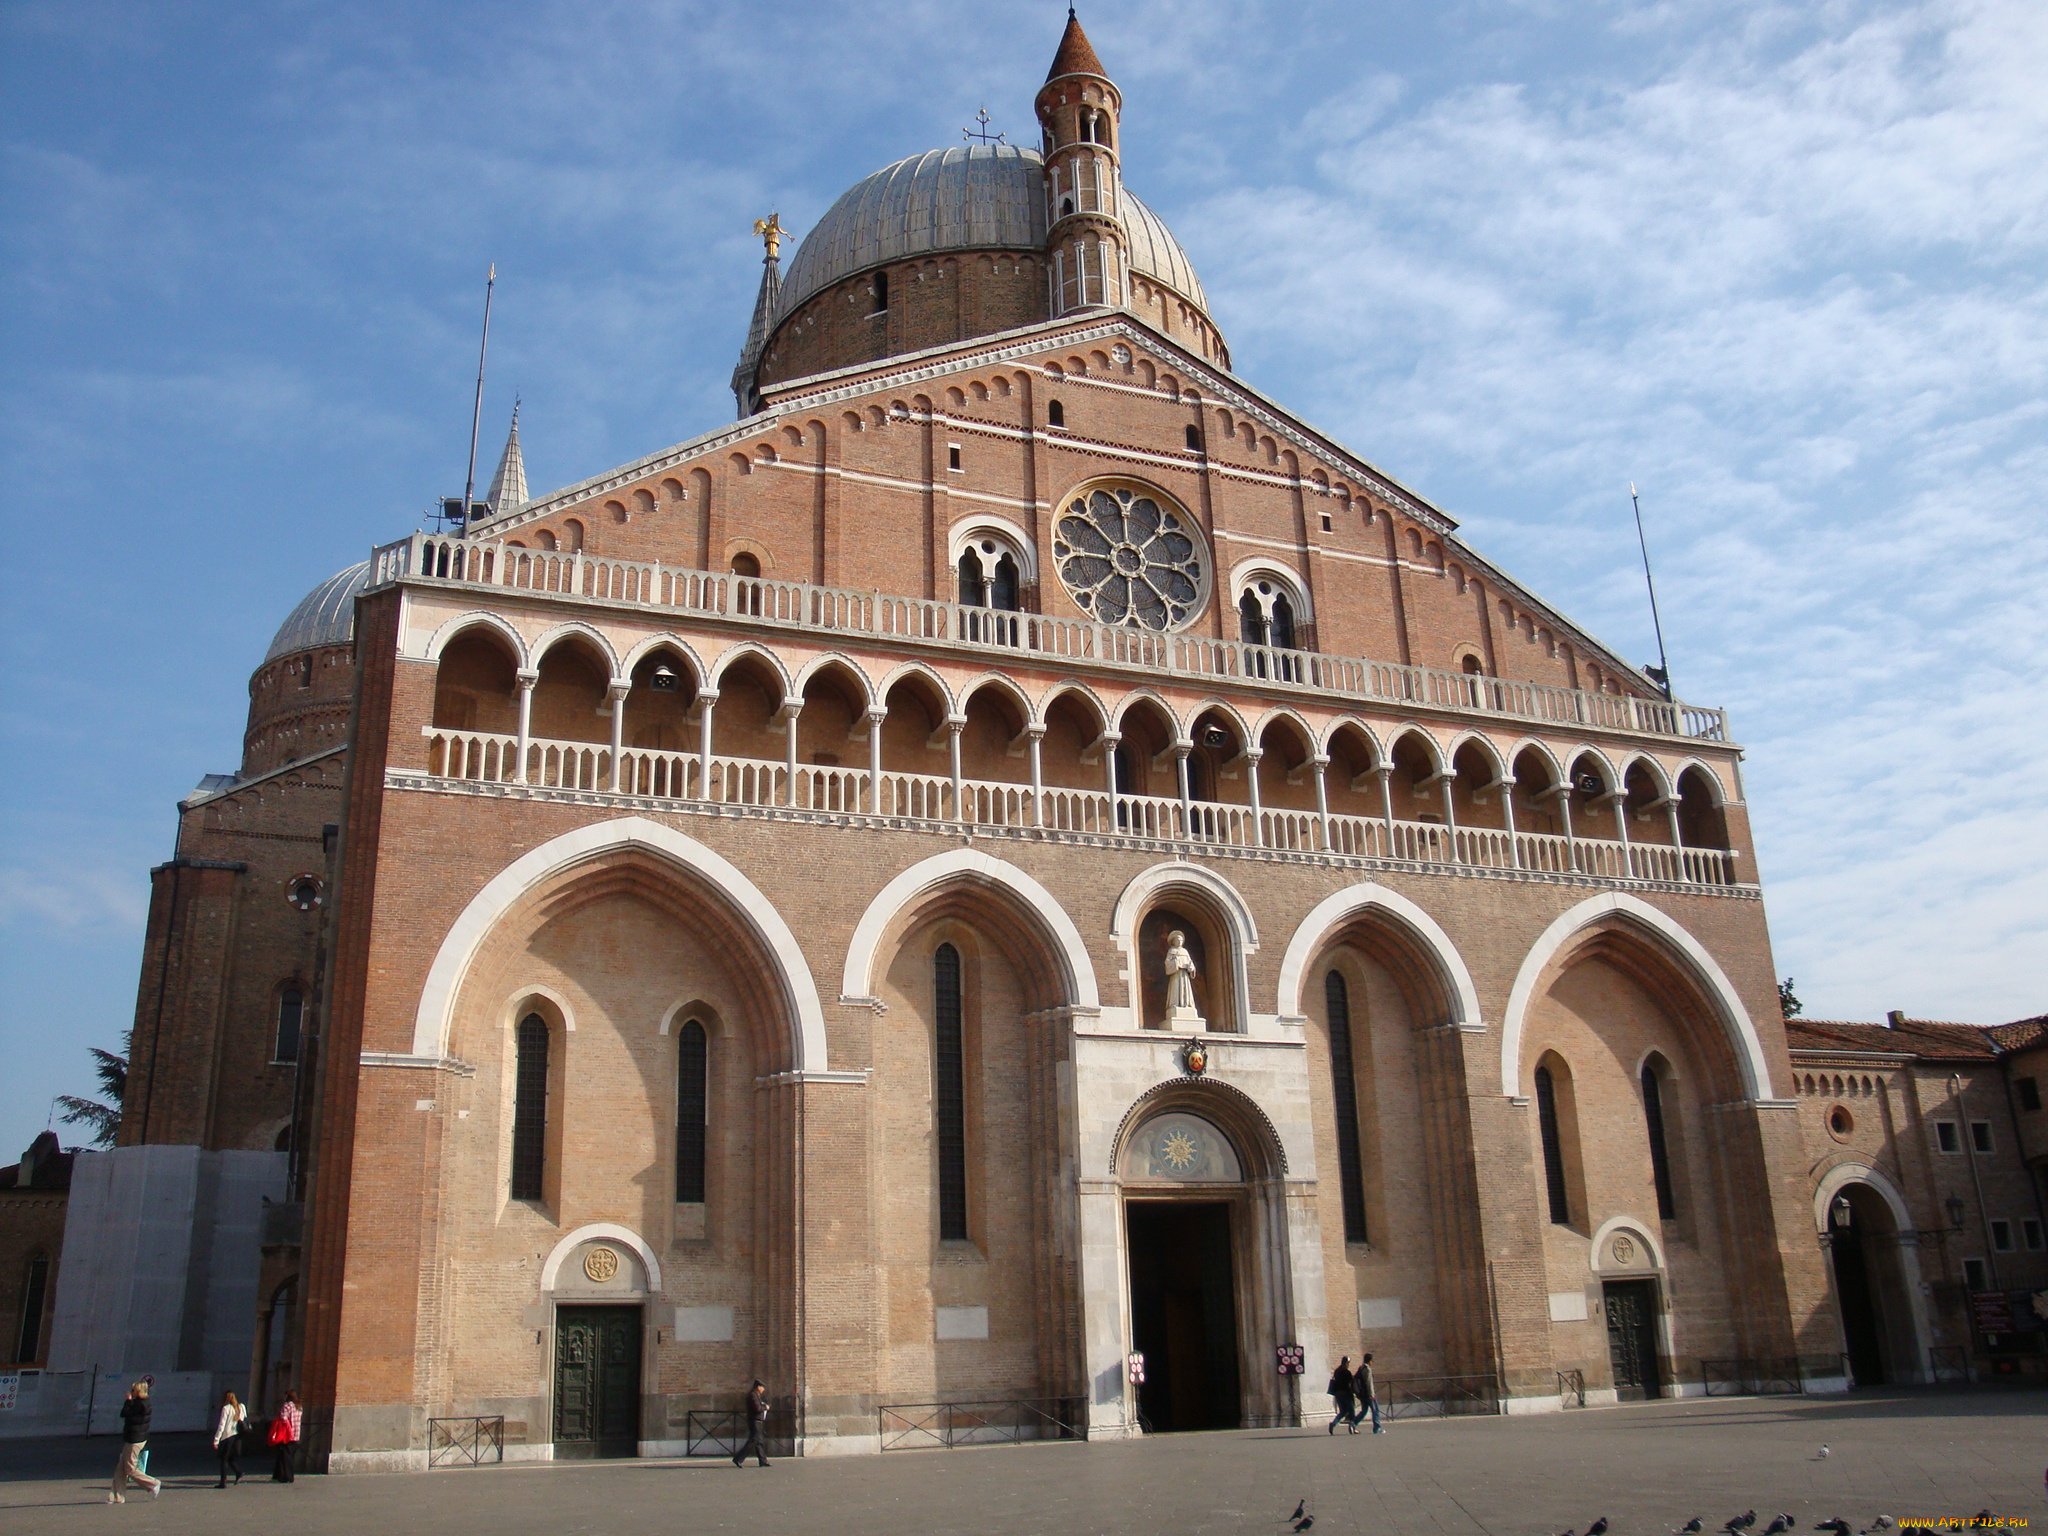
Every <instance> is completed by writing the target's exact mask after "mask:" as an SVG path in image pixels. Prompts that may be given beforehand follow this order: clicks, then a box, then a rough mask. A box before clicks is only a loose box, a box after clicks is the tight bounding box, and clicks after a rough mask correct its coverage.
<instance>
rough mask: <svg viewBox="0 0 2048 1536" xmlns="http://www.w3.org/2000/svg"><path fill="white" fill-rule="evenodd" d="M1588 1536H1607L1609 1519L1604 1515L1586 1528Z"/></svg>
mask: <svg viewBox="0 0 2048 1536" xmlns="http://www.w3.org/2000/svg"><path fill="white" fill-rule="evenodd" d="M1586 1536H1607V1517H1606V1516H1605V1515H1602V1516H1601V1517H1600V1518H1599V1519H1598V1520H1595V1521H1594V1522H1593V1523H1592V1524H1591V1525H1589V1526H1587V1527H1586Z"/></svg>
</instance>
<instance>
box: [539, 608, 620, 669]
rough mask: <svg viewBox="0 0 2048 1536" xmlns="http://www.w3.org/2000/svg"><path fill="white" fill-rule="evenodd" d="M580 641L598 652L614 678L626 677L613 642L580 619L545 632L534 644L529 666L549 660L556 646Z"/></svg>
mask: <svg viewBox="0 0 2048 1536" xmlns="http://www.w3.org/2000/svg"><path fill="white" fill-rule="evenodd" d="M578 640H582V641H584V642H586V643H587V644H589V645H590V646H591V647H592V648H593V649H594V650H596V652H597V654H598V656H599V657H600V658H601V659H602V660H603V661H604V664H605V665H606V666H607V667H609V668H610V669H611V675H612V676H613V677H620V676H623V675H624V674H622V673H621V672H620V670H619V653H618V652H617V651H615V650H613V649H612V643H611V641H609V640H607V639H606V638H605V637H604V635H603V633H602V632H601V631H599V630H597V629H595V628H593V627H592V626H590V625H588V624H585V623H584V622H583V621H582V620H580V619H571V620H569V621H568V622H566V623H563V624H556V625H554V626H553V627H552V628H549V629H546V630H543V631H542V632H541V634H540V636H539V638H537V639H536V640H535V641H534V642H533V649H532V654H533V660H532V661H531V662H530V663H529V665H531V666H536V667H537V666H539V665H540V664H541V663H542V662H543V661H545V660H547V656H548V652H550V651H552V650H554V649H555V647H556V646H559V645H569V644H574V643H575V642H576V641H578Z"/></svg>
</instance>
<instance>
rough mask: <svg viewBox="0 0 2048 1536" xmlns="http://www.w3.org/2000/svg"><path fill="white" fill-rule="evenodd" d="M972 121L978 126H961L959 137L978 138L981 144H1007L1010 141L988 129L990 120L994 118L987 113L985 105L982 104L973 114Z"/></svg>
mask: <svg viewBox="0 0 2048 1536" xmlns="http://www.w3.org/2000/svg"><path fill="white" fill-rule="evenodd" d="M974 121H975V122H976V123H977V124H978V125H979V126H978V127H975V128H962V129H961V130H960V137H961V138H963V139H978V140H979V141H980V142H982V143H983V144H1008V143H1009V142H1010V141H1009V139H1008V138H1007V137H1006V136H1004V135H1003V134H1000V133H990V132H989V131H988V125H989V124H990V123H991V122H993V121H994V119H993V118H991V117H990V116H989V115H988V108H987V107H985V106H984V107H983V108H982V109H981V110H980V111H979V112H977V113H975V114H974Z"/></svg>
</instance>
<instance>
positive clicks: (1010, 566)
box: [960, 538, 1021, 613]
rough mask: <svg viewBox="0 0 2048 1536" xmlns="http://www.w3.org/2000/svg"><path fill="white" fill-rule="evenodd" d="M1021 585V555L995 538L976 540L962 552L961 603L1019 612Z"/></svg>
mask: <svg viewBox="0 0 2048 1536" xmlns="http://www.w3.org/2000/svg"><path fill="white" fill-rule="evenodd" d="M1020 585H1021V583H1020V582H1019V579H1018V574H1017V556H1016V554H1015V553H1014V552H1013V551H1012V550H1010V549H1009V548H1008V547H1006V546H1005V545H1003V544H999V543H997V542H996V540H994V539H992V538H976V539H975V540H973V542H971V543H970V544H969V545H968V546H967V547H966V548H965V549H963V550H962V551H961V552H960V601H961V602H962V603H963V604H965V605H966V606H967V607H970V608H1000V609H1003V610H1004V611H1005V612H1009V613H1015V612H1016V611H1017V609H1018V607H1019V605H1020V604H1019V597H1018V591H1019V587H1020Z"/></svg>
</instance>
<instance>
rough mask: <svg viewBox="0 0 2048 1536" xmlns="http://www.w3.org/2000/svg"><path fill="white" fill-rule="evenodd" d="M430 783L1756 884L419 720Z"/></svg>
mask: <svg viewBox="0 0 2048 1536" xmlns="http://www.w3.org/2000/svg"><path fill="white" fill-rule="evenodd" d="M423 735H424V736H425V738H426V743H427V768H426V774H427V777H429V778H431V779H436V780H442V781H451V780H452V781H456V782H459V783H466V784H473V785H477V786H483V785H516V786H524V787H526V788H528V789H535V790H541V791H567V792H573V793H577V794H590V795H605V796H620V797H625V798H630V799H635V800H657V801H661V800H666V801H676V802H681V803H682V804H683V805H685V806H703V805H715V806H752V807H759V808H762V809H781V810H785V811H792V812H798V813H809V814H812V815H819V816H825V817H835V818H836V817H861V818H870V817H872V818H880V819H884V820H889V821H893V822H898V823H910V824H915V825H919V826H925V827H943V828H944V829H946V830H948V831H955V830H959V829H962V828H968V829H972V830H975V831H977V832H995V833H1002V832H1008V833H1013V834H1016V835H1036V836H1050V837H1055V838H1062V839H1064V838H1078V839H1082V840H1087V841H1098V840H1099V841H1108V842H1125V841H1129V842H1132V843H1138V844H1145V845H1158V844H1169V845H1179V846H1181V847H1183V848H1185V849H1188V850H1189V851H1222V850H1259V851H1261V852H1263V853H1264V854H1265V855H1267V856H1278V857H1283V858H1284V857H1288V856H1298V857H1302V858H1313V859H1327V858H1331V857H1336V858H1342V859H1360V860H1371V861H1375V862H1387V863H1395V864H1401V865H1421V866H1436V867H1439V868H1443V869H1445V870H1450V869H1457V868H1464V869H1481V870H1494V871H1502V872H1514V873H1516V874H1519V875H1521V876H1523V877H1526V878H1542V877H1546V876H1548V877H1558V878H1565V879H1578V880H1595V881H1603V882H1605V881H1617V882H1618V881H1637V882H1647V883H1653V884H1658V885H1665V886H1692V887H1703V888H1710V889H1723V890H1735V889H1754V888H1753V887H1744V886H1743V882H1741V881H1740V880H1739V879H1738V878H1737V873H1736V860H1737V855H1736V854H1734V853H1732V852H1730V851H1729V850H1727V849H1723V848H1694V847H1687V846H1683V845H1675V844H1666V843H1653V842H1641V843H1637V842H1624V841H1619V840H1613V841H1610V840H1604V839H1597V838H1586V837H1575V836H1559V835H1556V834H1554V833H1544V832H1522V831H1516V832H1507V831H1501V830H1499V829H1495V828H1487V827H1455V826H1447V825H1442V824H1439V823H1434V822H1420V821H1401V820H1396V819H1393V818H1392V817H1386V818H1381V817H1368V816H1353V815H1341V814H1336V813H1326V812H1319V811H1307V810H1294V809H1281V808H1275V807H1257V806H1251V805H1234V804H1227V803H1222V802H1218V801H1211V800H1197V799H1173V798H1166V797H1161V796H1156V795H1137V794H1126V793H1121V792H1113V791H1111V790H1109V789H1108V788H1106V787H1105V788H1104V789H1101V790H1087V789H1073V788H1061V787H1056V786H1052V785H1038V786H1034V785H1031V784H1017V783H993V782H986V781H981V780H975V779H967V778H953V777H949V776H947V775H943V774H924V773H902V772H894V771H888V770H884V769H881V768H879V767H868V768H853V767H838V766H831V767H827V766H821V765H812V764H805V763H790V762H787V761H785V762H775V761H772V760H763V759H759V758H743V757H721V756H711V755H708V754H704V753H696V752H666V751H651V750H646V749H638V748H627V749H623V750H621V751H620V752H618V753H617V758H616V761H617V767H616V773H615V772H614V754H613V751H612V749H611V748H610V747H608V746H606V745H604V744H602V743H597V742H582V741H546V740H541V739H538V738H534V739H529V740H528V741H527V742H526V744H525V748H524V752H523V760H522V751H521V747H520V741H519V738H518V737H517V736H514V735H499V734H495V733H492V732H484V731H464V730H452V729H446V728H442V727H437V726H428V727H424V728H423Z"/></svg>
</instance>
